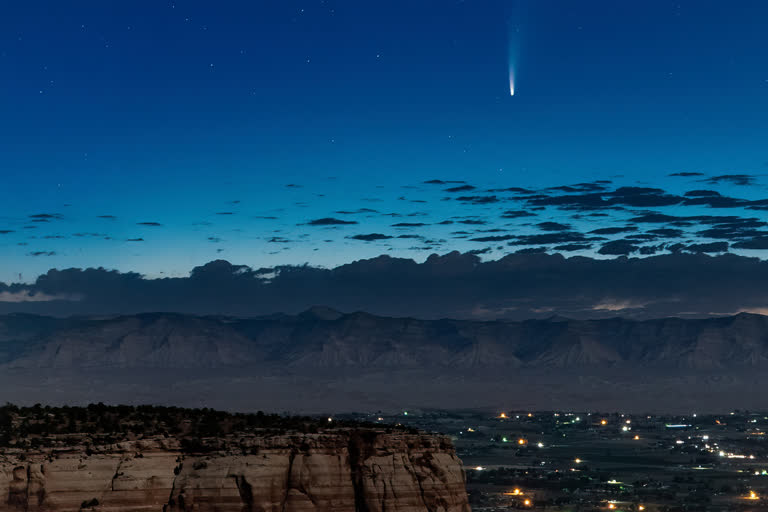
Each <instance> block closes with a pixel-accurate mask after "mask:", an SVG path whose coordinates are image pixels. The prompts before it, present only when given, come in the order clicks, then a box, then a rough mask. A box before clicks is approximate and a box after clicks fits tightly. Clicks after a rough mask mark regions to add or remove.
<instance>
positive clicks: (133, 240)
mask: <svg viewBox="0 0 768 512" xmlns="http://www.w3.org/2000/svg"><path fill="white" fill-rule="evenodd" d="M125 241H126V242H143V241H144V239H143V238H126V239H125Z"/></svg>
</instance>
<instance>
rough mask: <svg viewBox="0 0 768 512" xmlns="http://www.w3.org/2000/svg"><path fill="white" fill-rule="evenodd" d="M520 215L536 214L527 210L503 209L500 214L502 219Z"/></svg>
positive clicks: (515, 217)
mask: <svg viewBox="0 0 768 512" xmlns="http://www.w3.org/2000/svg"><path fill="white" fill-rule="evenodd" d="M521 217H536V214H535V213H532V212H529V211H527V210H505V211H504V212H502V214H501V218H502V219H519V218H521Z"/></svg>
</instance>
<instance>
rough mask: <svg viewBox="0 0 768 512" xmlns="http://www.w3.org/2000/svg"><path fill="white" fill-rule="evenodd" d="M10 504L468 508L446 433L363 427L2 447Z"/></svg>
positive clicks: (48, 510)
mask: <svg viewBox="0 0 768 512" xmlns="http://www.w3.org/2000/svg"><path fill="white" fill-rule="evenodd" d="M0 504H2V505H0V510H8V511H13V512H16V511H25V512H44V511H45V512H70V511H72V512H77V511H80V510H93V511H100V512H117V511H120V512H139V511H141V512H148V511H158V512H160V511H165V512H182V511H184V512H186V511H199V512H205V511H211V512H213V511H216V512H322V511H328V512H331V511H333V512H354V511H361V512H468V511H469V510H470V509H469V505H468V503H467V495H466V491H465V488H464V474H463V472H462V469H461V462H460V461H459V459H458V458H457V457H456V454H455V452H454V450H453V447H452V445H451V443H450V441H449V440H448V439H447V438H445V437H442V436H431V435H427V434H408V433H385V432H383V431H375V430H365V429H353V430H341V431H334V432H330V433H319V434H285V435H279V436H268V437H260V436H254V435H247V436H244V437H230V438H228V439H226V440H209V441H208V442H207V443H206V444H205V445H199V446H196V448H195V449H192V450H191V449H190V447H189V446H182V445H181V444H180V443H179V441H178V440H177V439H175V438H164V437H157V438H151V439H146V440H140V441H126V442H121V443H117V444H112V445H105V446H95V447H94V446H90V447H88V448H86V447H85V446H80V447H75V448H61V449H46V450H43V451H37V452H31V451H26V452H22V451H20V450H14V449H6V450H5V451H4V452H0Z"/></svg>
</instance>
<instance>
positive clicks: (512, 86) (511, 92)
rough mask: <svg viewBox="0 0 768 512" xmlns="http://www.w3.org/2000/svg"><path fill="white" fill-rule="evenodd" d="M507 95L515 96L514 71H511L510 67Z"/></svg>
mask: <svg viewBox="0 0 768 512" xmlns="http://www.w3.org/2000/svg"><path fill="white" fill-rule="evenodd" d="M509 95H510V96H514V95H515V70H514V69H512V65H511V64H510V66H509Z"/></svg>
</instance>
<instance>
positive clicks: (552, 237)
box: [508, 231, 603, 245]
mask: <svg viewBox="0 0 768 512" xmlns="http://www.w3.org/2000/svg"><path fill="white" fill-rule="evenodd" d="M515 238H516V240H515V241H514V242H509V244H508V245H540V244H565V243H571V242H591V241H596V240H603V238H600V237H592V238H588V237H586V236H585V235H583V234H582V233H577V232H575V231H562V232H559V233H546V234H542V235H521V236H516V237H515Z"/></svg>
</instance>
